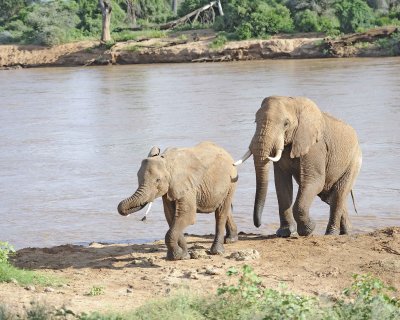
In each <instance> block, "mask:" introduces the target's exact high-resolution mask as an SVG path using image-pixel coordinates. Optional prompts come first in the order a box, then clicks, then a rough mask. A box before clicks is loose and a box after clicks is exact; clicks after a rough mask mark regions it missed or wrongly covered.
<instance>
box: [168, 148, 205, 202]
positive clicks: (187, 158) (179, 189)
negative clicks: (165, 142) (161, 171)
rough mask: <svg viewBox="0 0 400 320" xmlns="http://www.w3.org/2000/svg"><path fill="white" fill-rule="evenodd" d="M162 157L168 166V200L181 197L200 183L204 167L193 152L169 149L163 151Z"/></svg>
mask: <svg viewBox="0 0 400 320" xmlns="http://www.w3.org/2000/svg"><path fill="white" fill-rule="evenodd" d="M163 157H164V158H165V159H166V161H167V163H168V167H169V168H170V184H169V190H168V193H167V197H168V199H169V200H178V199H181V198H183V197H184V196H185V195H186V194H187V193H188V192H190V191H193V190H195V189H196V188H197V187H198V186H199V185H200V184H201V182H202V179H203V175H204V173H205V170H206V167H205V166H204V165H203V164H202V163H201V161H200V160H199V158H198V157H196V155H195V153H194V152H192V151H190V150H185V149H169V150H166V152H164V153H163Z"/></svg>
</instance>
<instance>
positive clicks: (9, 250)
mask: <svg viewBox="0 0 400 320" xmlns="http://www.w3.org/2000/svg"><path fill="white" fill-rule="evenodd" d="M14 253H15V250H14V247H13V246H12V245H10V244H9V243H8V242H2V241H0V264H8V263H9V262H8V259H9V257H10V255H13V254H14Z"/></svg>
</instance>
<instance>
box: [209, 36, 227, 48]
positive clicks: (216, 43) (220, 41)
mask: <svg viewBox="0 0 400 320" xmlns="http://www.w3.org/2000/svg"><path fill="white" fill-rule="evenodd" d="M227 42H228V38H227V37H226V36H225V35H224V34H222V33H221V34H219V35H217V37H216V38H215V39H214V40H213V41H212V42H211V44H210V48H211V49H219V48H221V47H223V46H224V45H225V44H226V43H227Z"/></svg>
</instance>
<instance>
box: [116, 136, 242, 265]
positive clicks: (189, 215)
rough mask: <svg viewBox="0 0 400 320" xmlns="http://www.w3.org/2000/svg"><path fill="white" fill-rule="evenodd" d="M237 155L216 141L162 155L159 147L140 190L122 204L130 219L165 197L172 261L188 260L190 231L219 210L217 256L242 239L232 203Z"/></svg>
mask: <svg viewBox="0 0 400 320" xmlns="http://www.w3.org/2000/svg"><path fill="white" fill-rule="evenodd" d="M232 163H233V159H232V157H231V156H230V155H229V154H228V153H227V152H226V151H225V150H224V149H222V148H221V147H218V146H217V145H215V144H214V143H211V142H202V143H200V144H198V145H196V146H194V147H192V148H168V149H166V150H165V151H164V153H162V154H160V149H159V148H157V147H153V148H152V149H151V151H150V153H149V155H148V158H146V159H144V160H143V161H142V165H141V167H140V169H139V171H138V174H137V176H138V183H139V184H138V185H139V186H138V188H137V190H136V192H135V193H134V194H133V195H132V196H131V197H129V198H127V199H125V200H123V201H121V202H120V204H119V205H118V212H119V213H120V214H121V215H123V216H127V215H129V214H131V213H133V212H136V211H138V210H140V209H142V208H143V207H145V206H146V204H148V203H151V202H152V201H153V200H154V199H156V198H158V197H162V199H163V205H164V213H165V217H166V219H167V222H168V225H169V230H168V232H167V234H166V235H165V244H166V245H167V247H168V253H167V259H169V260H180V259H188V258H189V254H188V250H187V245H186V241H185V238H184V235H183V231H184V229H185V228H186V227H187V226H188V225H191V224H194V222H195V220H196V212H200V213H211V212H215V220H216V232H215V238H214V242H213V244H212V246H211V250H210V251H211V253H212V254H221V253H223V252H224V247H223V242H224V229H225V227H226V238H225V243H232V242H235V241H237V240H238V235H237V227H236V224H235V222H234V221H233V217H232V209H231V208H232V199H233V195H234V193H235V189H236V182H237V180H238V176H237V171H236V168H235V167H234V166H233V165H232Z"/></svg>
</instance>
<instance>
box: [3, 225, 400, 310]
mask: <svg viewBox="0 0 400 320" xmlns="http://www.w3.org/2000/svg"><path fill="white" fill-rule="evenodd" d="M187 239H188V242H189V247H190V248H191V249H190V250H191V251H192V255H193V259H190V260H185V261H174V262H171V261H166V260H165V256H166V247H165V245H164V241H158V242H154V243H150V244H143V245H123V244H108V245H107V244H100V243H93V244H91V245H90V246H88V247H82V246H73V245H63V246H58V247H54V248H42V249H38V248H27V249H22V250H19V251H18V253H17V256H16V257H15V258H14V261H13V263H14V264H15V265H16V266H18V267H22V268H27V269H33V270H38V271H40V272H43V273H45V274H47V275H55V276H59V277H63V278H65V279H67V284H66V285H63V286H62V287H55V288H43V287H36V288H24V287H22V286H19V285H18V284H15V283H6V284H4V283H3V284H0V301H1V302H2V303H6V304H7V305H8V306H9V307H10V308H11V309H13V310H19V311H22V310H23V308H24V306H28V305H29V303H30V302H31V301H39V302H42V303H46V304H47V305H48V306H54V307H56V308H61V307H63V306H64V307H65V308H67V309H69V310H72V311H73V312H74V313H80V312H83V311H85V312H88V311H94V310H98V311H107V310H115V311H124V310H130V309H133V308H135V307H138V306H140V305H141V304H143V303H145V302H146V301H148V300H149V299H152V298H157V297H163V296H168V295H171V294H175V293H176V292H178V291H180V290H182V289H185V288H190V291H191V292H193V293H200V294H204V293H215V292H216V289H217V287H218V286H220V285H221V284H222V283H229V281H232V279H228V277H227V276H226V274H225V273H226V270H227V269H228V268H229V267H232V266H235V267H236V268H238V269H240V268H241V266H242V265H244V264H249V265H251V266H253V267H254V269H255V271H256V273H257V274H259V275H260V276H261V277H262V281H263V283H264V284H265V286H266V287H271V288H277V287H278V286H279V285H280V284H282V283H284V284H285V285H286V286H287V288H288V289H289V290H293V291H295V292H298V293H303V294H307V295H316V296H328V297H336V296H338V295H339V294H340V292H341V291H342V290H343V289H344V288H345V287H346V286H348V285H349V284H350V283H351V276H352V274H354V273H357V274H364V273H371V274H373V275H375V276H377V277H379V278H381V279H382V280H384V281H385V282H386V283H388V284H390V285H393V286H395V287H397V288H400V227H391V228H386V229H383V230H379V231H375V232H373V233H368V234H358V235H350V236H311V237H307V238H302V237H292V238H288V239H281V238H276V237H275V236H268V237H260V236H257V235H246V234H243V235H241V236H240V241H239V242H237V243H234V244H230V245H226V246H225V249H226V253H225V254H224V255H223V256H210V255H208V254H207V253H206V250H207V249H208V248H209V247H210V246H211V243H212V237H211V236H209V237H207V236H202V237H199V236H191V237H187ZM254 250H256V251H254ZM243 259H245V260H243ZM246 259H247V260H246ZM236 281H237V279H234V282H235V283H236ZM93 287H101V288H102V293H103V294H101V295H98V296H90V295H88V292H89V291H90V290H91V288H93ZM28 289H29V290H28Z"/></svg>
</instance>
